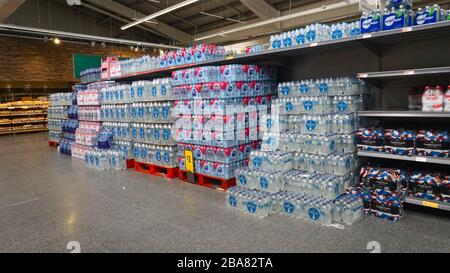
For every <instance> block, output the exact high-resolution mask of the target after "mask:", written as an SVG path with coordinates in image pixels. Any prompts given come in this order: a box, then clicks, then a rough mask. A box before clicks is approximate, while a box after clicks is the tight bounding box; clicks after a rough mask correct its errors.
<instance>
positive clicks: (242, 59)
mask: <svg viewBox="0 0 450 273" xmlns="http://www.w3.org/2000/svg"><path fill="white" fill-rule="evenodd" d="M449 35H450V21H443V22H438V23H434V24H427V25H421V26H412V27H405V28H402V29H394V30H389V31H380V32H375V33H369V34H362V35H358V36H355V37H348V38H344V39H338V40H327V41H322V42H315V43H311V44H305V45H298V46H292V47H287V48H280V49H274V50H266V51H262V52H256V53H250V54H242V55H236V56H228V57H225V58H219V59H216V60H211V61H205V62H199V63H195V64H189V65H182V66H174V67H170V68H163V69H156V70H152V71H144V72H139V73H134V74H130V75H125V76H120V77H113V78H109V79H105V80H113V81H122V82H123V81H125V82H130V81H137V80H143V79H145V80H151V79H154V78H158V77H169V76H171V73H172V72H173V71H175V70H179V69H184V68H192V67H199V66H205V65H222V64H229V63H234V64H239V63H248V62H252V63H261V62H268V61H273V60H276V59H278V58H282V57H295V56H300V55H307V54H311V53H320V52H326V51H330V50H335V49H338V48H352V47H365V46H368V47H371V48H373V47H378V46H381V45H384V44H387V43H395V42H398V41H410V40H416V39H421V38H422V39H423V37H425V36H426V37H428V38H429V37H446V36H449ZM449 69H450V68H449ZM404 71H405V70H401V71H398V72H399V73H411V72H404ZM414 73H416V72H414ZM417 73H424V71H421V70H420V69H419V71H418V72H417ZM441 73H442V72H441ZM445 73H447V72H445ZM361 74H363V73H361ZM366 74H368V73H366ZM362 76H364V75H362Z"/></svg>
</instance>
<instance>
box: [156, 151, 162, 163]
mask: <svg viewBox="0 0 450 273" xmlns="http://www.w3.org/2000/svg"><path fill="white" fill-rule="evenodd" d="M155 158H156V161H158V162H159V161H161V152H159V151H158V152H156V154H155Z"/></svg>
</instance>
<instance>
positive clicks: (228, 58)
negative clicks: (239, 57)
mask: <svg viewBox="0 0 450 273" xmlns="http://www.w3.org/2000/svg"><path fill="white" fill-rule="evenodd" d="M233 59H234V56H227V58H226V60H233Z"/></svg>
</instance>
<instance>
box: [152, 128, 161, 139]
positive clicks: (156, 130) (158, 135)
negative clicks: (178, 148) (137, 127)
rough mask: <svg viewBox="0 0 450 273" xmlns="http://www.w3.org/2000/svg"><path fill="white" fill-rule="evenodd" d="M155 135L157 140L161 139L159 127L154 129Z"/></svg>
mask: <svg viewBox="0 0 450 273" xmlns="http://www.w3.org/2000/svg"><path fill="white" fill-rule="evenodd" d="M153 137H154V138H155V139H156V140H159V137H160V134H159V130H158V129H155V130H154V131H153Z"/></svg>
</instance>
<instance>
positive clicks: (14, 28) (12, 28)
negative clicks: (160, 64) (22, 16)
mask: <svg viewBox="0 0 450 273" xmlns="http://www.w3.org/2000/svg"><path fill="white" fill-rule="evenodd" d="M2 29H3V30H9V31H12V32H21V33H31V34H35V35H48V36H55V37H59V38H69V39H70V38H71V39H79V40H85V41H89V42H92V41H98V42H105V43H111V44H122V45H136V46H141V47H155V48H166V49H181V47H178V46H170V45H164V44H155V43H147V42H141V41H133V40H125V39H116V38H109V37H103V36H95V35H87V34H82V33H74V32H65V31H57V30H51V29H44V28H33V27H24V26H16V25H10V24H0V30H2Z"/></svg>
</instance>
